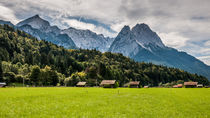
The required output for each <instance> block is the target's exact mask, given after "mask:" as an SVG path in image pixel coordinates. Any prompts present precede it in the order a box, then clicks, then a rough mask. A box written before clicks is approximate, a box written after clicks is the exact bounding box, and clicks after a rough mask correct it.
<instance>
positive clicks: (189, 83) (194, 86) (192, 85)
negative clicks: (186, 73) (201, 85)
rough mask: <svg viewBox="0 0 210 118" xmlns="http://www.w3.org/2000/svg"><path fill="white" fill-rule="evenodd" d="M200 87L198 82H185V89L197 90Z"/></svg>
mask: <svg viewBox="0 0 210 118" xmlns="http://www.w3.org/2000/svg"><path fill="white" fill-rule="evenodd" d="M197 85H198V82H184V86H185V88H196V87H197Z"/></svg>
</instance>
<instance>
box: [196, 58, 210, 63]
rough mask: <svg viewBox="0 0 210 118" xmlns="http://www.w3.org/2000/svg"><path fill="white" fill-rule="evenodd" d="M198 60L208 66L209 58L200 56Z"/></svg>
mask: <svg viewBox="0 0 210 118" xmlns="http://www.w3.org/2000/svg"><path fill="white" fill-rule="evenodd" d="M198 59H200V60H202V61H203V62H204V63H206V64H208V65H210V56H201V57H198Z"/></svg>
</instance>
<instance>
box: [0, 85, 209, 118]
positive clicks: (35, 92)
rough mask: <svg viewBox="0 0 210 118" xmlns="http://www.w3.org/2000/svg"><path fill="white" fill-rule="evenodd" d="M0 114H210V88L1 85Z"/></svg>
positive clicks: (124, 117)
mask: <svg viewBox="0 0 210 118" xmlns="http://www.w3.org/2000/svg"><path fill="white" fill-rule="evenodd" d="M0 117H1V118H16V117H34V118H38V117H42V118H47V117H49V118H52V117H55V118H61V117H62V118H71V117H73V118H75V117H76V118H104V117H105V118H141V117H145V118H209V117H210V89H209V88H189V89H188V88H148V89H144V88H140V89H136V88H134V89H132V88H118V89H104V88H69V87H63V88H62V87H61V88H56V87H52V88H44V87H43V88H0Z"/></svg>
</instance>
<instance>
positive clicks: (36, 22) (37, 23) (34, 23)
mask: <svg viewBox="0 0 210 118" xmlns="http://www.w3.org/2000/svg"><path fill="white" fill-rule="evenodd" d="M26 24H27V25H31V27H33V28H35V29H40V30H45V29H46V28H47V27H49V26H50V23H49V22H48V21H46V20H44V19H42V18H41V17H40V16H39V15H35V16H32V17H30V18H28V19H26V20H23V21H21V22H19V23H18V24H17V26H18V27H20V26H23V25H26Z"/></svg>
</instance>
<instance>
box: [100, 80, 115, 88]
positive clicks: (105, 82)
mask: <svg viewBox="0 0 210 118" xmlns="http://www.w3.org/2000/svg"><path fill="white" fill-rule="evenodd" d="M115 83H116V80H102V82H101V84H100V86H102V87H104V88H114V87H115Z"/></svg>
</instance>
